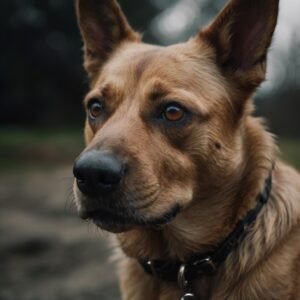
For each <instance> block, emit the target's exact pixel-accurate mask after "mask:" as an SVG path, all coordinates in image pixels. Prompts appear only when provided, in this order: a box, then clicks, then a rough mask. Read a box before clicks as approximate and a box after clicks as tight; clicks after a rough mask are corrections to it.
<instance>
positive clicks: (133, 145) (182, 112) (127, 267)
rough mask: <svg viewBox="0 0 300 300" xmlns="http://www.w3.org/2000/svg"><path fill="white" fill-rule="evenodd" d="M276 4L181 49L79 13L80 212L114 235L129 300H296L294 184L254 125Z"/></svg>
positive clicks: (298, 184)
mask: <svg viewBox="0 0 300 300" xmlns="http://www.w3.org/2000/svg"><path fill="white" fill-rule="evenodd" d="M278 1H279V0H260V1H253V0H231V1H229V2H228V4H227V5H226V7H225V8H224V9H223V10H222V12H221V13H220V14H219V15H218V16H217V17H216V18H215V20H213V21H212V23H211V24H209V25H208V26H207V27H205V28H203V29H202V30H201V31H200V32H199V33H198V34H197V35H196V36H195V37H192V38H191V39H190V40H188V41H187V42H185V43H181V44H176V45H171V46H168V47H161V46H155V45H149V44H145V43H143V42H142V39H141V35H140V34H138V33H137V32H135V31H134V30H133V29H132V28H131V26H130V25H129V23H128V21H127V20H126V17H125V16H124V14H123V12H122V10H121V8H120V6H119V4H118V3H117V2H116V1H115V0H77V1H76V10H77V17H78V23H79V27H80V31H81V34H82V38H83V43H84V67H85V69H86V71H87V74H88V76H89V82H90V91H89V93H88V94H87V96H86V97H85V99H84V106H85V109H86V113H87V118H86V124H85V140H86V148H85V149H84V151H83V152H82V153H81V154H80V155H79V157H78V158H77V160H76V161H75V164H74V176H75V183H74V194H75V201H76V205H77V207H78V212H79V214H80V216H81V217H82V218H83V219H88V220H91V221H93V222H94V223H95V224H96V225H97V226H98V227H100V228H101V229H103V230H106V231H109V232H112V233H114V235H113V236H115V237H116V241H117V245H118V247H119V249H120V253H121V254H120V255H121V256H122V257H121V262H120V287H121V293H122V298H123V299H124V300H156V299H159V300H176V299H198V300H199V299H205V300H207V299H213V300H224V299H230V300H235V299H236V300H241V299H242V300H247V299H249V300H255V299H257V300H258V299H259V300H262V299H266V300H271V299H274V300H275V299H281V300H282V299H285V300H292V299H300V227H299V221H300V175H299V174H298V173H297V171H295V170H294V169H293V168H292V167H289V166H287V165H286V164H285V163H283V162H282V161H281V160H280V158H279V155H278V150H277V146H276V143H275V142H274V137H273V135H272V134H271V133H270V132H268V131H267V130H266V127H265V124H264V121H263V120H262V119H260V118H257V117H254V116H253V112H254V105H253V100H252V98H253V95H254V93H255V91H256V89H257V88H258V87H259V85H260V84H261V83H262V82H263V81H264V79H265V76H266V61H267V52H268V49H269V47H270V44H271V40H272V36H273V32H274V29H275V26H276V23H277V15H278V6H279V4H278Z"/></svg>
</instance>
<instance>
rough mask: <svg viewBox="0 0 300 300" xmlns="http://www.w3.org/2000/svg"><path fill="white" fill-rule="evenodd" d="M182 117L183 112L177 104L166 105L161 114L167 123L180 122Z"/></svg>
mask: <svg viewBox="0 0 300 300" xmlns="http://www.w3.org/2000/svg"><path fill="white" fill-rule="evenodd" d="M184 115H185V111H184V110H183V109H182V108H181V107H180V106H179V105H177V104H170V105H168V106H167V107H166V108H165V110H164V112H163V117H164V118H165V119H166V120H167V121H169V122H177V121H180V120H181V119H182V118H183V117H184Z"/></svg>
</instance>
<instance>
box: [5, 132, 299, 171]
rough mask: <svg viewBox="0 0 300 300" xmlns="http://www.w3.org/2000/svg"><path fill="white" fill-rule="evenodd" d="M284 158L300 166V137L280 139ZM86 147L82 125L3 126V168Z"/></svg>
mask: <svg viewBox="0 0 300 300" xmlns="http://www.w3.org/2000/svg"><path fill="white" fill-rule="evenodd" d="M279 146H280V149H281V152H282V158H283V159H284V160H285V161H287V162H289V163H290V164H292V165H294V166H295V167H296V168H298V169H299V170H300V138H299V139H285V138H282V139H279ZM83 148H84V143H83V133H82V129H78V130H77V129H62V130H55V131H52V130H37V129H30V130H21V129H17V128H4V129H3V128H2V129H0V170H2V171H15V170H19V169H26V170H27V169H32V168H43V169H44V168H52V167H56V166H58V165H61V164H71V163H72V162H73V161H74V159H75V158H76V156H77V155H78V154H79V153H80V152H81V150H82V149H83Z"/></svg>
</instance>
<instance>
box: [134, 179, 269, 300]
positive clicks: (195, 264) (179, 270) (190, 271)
mask: <svg viewBox="0 0 300 300" xmlns="http://www.w3.org/2000/svg"><path fill="white" fill-rule="evenodd" d="M271 189H272V175H271V174H270V176H269V177H268V178H267V180H266V182H265V187H264V190H263V191H262V192H261V193H260V194H259V195H258V196H257V199H256V206H255V208H254V209H251V210H250V211H248V213H247V215H246V216H245V218H244V219H242V220H240V221H239V222H238V223H237V225H236V227H235V229H234V230H233V231H232V232H231V234H230V235H229V236H228V237H227V238H226V239H225V240H224V241H223V242H222V243H221V244H220V245H219V246H218V248H217V249H216V250H215V251H213V252H209V253H206V254H204V255H203V254H201V255H199V254H196V255H193V256H192V257H191V258H190V259H189V260H187V261H179V260H178V261H176V260H175V261H171V260H170V261H167V260H166V261H165V260H140V261H139V263H140V264H141V266H142V267H143V269H144V270H145V272H146V273H148V274H150V275H152V276H154V277H156V278H158V279H159V280H162V281H167V282H172V281H175V282H176V281H178V285H179V287H180V288H181V289H182V290H183V291H184V292H187V290H188V289H189V288H190V283H191V281H193V280H195V279H198V278H200V277H203V276H206V275H212V274H213V273H214V272H215V271H216V270H217V269H218V267H219V266H220V265H221V264H222V263H223V262H224V261H225V260H226V258H227V257H228V256H229V254H230V253H231V252H232V251H233V250H234V248H236V247H237V246H238V244H239V243H240V242H241V240H242V237H243V236H244V234H245V233H246V232H247V230H248V228H249V226H250V225H252V224H253V223H254V222H255V221H256V218H257V216H258V214H259V212H260V211H261V209H262V207H263V206H264V205H265V204H266V203H267V202H268V200H269V198H270V194H271ZM188 294H189V293H188ZM191 294H192V293H191ZM183 299H184V298H183ZM187 299H189V298H187ZM191 299H192V298H191Z"/></svg>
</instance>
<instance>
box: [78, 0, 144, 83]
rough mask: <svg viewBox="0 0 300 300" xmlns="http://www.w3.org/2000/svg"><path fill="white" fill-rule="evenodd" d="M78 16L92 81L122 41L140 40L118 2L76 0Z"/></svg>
mask: <svg viewBox="0 0 300 300" xmlns="http://www.w3.org/2000/svg"><path fill="white" fill-rule="evenodd" d="M76 12H77V20H78V24H79V28H80V31H81V35H82V38H83V42H84V66H85V69H86V71H87V72H88V74H89V76H90V78H91V79H93V78H94V77H95V75H96V74H97V73H98V72H99V71H100V69H101V67H102V65H103V64H104V63H105V62H106V61H107V59H108V58H109V56H110V55H111V54H112V53H113V52H114V50H115V49H116V48H117V47H118V46H119V45H120V44H121V43H122V42H123V41H126V40H128V41H139V40H140V37H139V35H138V34H137V33H135V32H134V31H133V30H132V29H131V27H130V25H129V24H128V22H127V20H126V17H125V16H124V14H123V12H122V10H121V8H120V6H119V4H118V3H117V1H115V0H76Z"/></svg>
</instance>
